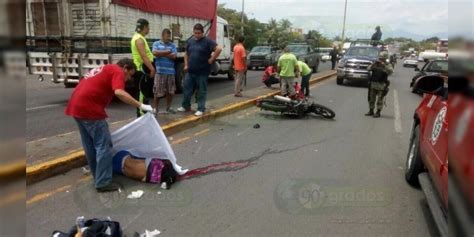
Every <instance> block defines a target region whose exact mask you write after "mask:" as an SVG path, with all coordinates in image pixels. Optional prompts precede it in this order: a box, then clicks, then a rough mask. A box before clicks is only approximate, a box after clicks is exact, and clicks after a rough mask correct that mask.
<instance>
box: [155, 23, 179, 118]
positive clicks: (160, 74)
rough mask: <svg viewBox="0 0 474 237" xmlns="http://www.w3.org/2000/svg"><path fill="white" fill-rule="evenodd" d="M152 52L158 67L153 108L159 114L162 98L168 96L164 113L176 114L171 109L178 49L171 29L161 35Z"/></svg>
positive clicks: (174, 89)
mask: <svg viewBox="0 0 474 237" xmlns="http://www.w3.org/2000/svg"><path fill="white" fill-rule="evenodd" d="M152 52H153V55H154V56H155V67H156V75H155V85H154V88H153V92H154V94H155V98H154V101H153V107H154V108H155V109H156V111H157V112H158V105H159V101H160V98H161V97H164V96H166V110H165V111H164V112H163V113H169V112H172V113H174V110H173V109H172V108H171V102H172V101H173V95H174V93H175V91H176V85H175V75H176V70H175V67H174V66H175V65H174V64H175V59H176V54H177V49H176V46H175V45H174V44H173V42H171V31H170V30H169V29H164V30H163V32H162V34H161V40H159V41H156V42H155V43H153V48H152Z"/></svg>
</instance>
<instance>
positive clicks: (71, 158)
mask: <svg viewBox="0 0 474 237" xmlns="http://www.w3.org/2000/svg"><path fill="white" fill-rule="evenodd" d="M334 75H336V73H335V72H331V73H328V74H326V75H323V76H319V77H316V78H312V79H311V80H310V84H314V83H317V82H319V81H322V80H325V79H328V78H330V77H333V76H334ZM279 93H280V91H279V90H277V91H273V92H270V93H267V94H264V95H262V96H257V97H255V98H252V99H249V100H245V101H241V102H236V103H232V104H229V105H226V106H224V107H223V108H220V109H217V110H213V111H211V112H210V113H205V114H204V115H203V116H201V117H196V116H194V115H190V116H187V117H184V118H183V119H181V120H179V121H175V122H171V123H169V124H166V125H164V126H162V129H163V132H164V133H165V134H166V135H167V136H170V135H173V134H176V133H178V132H181V131H183V130H186V129H189V128H192V127H195V126H196V125H198V124H201V123H205V122H208V121H210V120H213V119H216V118H219V117H222V116H225V115H228V114H231V113H234V112H236V111H239V110H242V109H246V108H249V107H251V106H253V105H254V104H255V102H256V101H257V100H259V99H264V98H268V97H272V96H274V95H277V94H279ZM86 164H87V161H86V159H85V156H84V151H83V150H80V151H77V152H73V153H70V154H67V155H65V156H61V157H58V158H55V159H52V160H49V161H46V162H42V163H38V164H33V165H29V166H27V167H26V183H27V184H32V183H36V182H39V181H41V180H44V179H47V178H49V177H52V176H55V175H58V174H62V173H65V172H67V171H69V170H72V169H74V168H78V167H81V166H84V165H86ZM22 168H23V172H24V166H23V167H22Z"/></svg>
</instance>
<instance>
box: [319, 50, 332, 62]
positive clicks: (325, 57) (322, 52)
mask: <svg viewBox="0 0 474 237" xmlns="http://www.w3.org/2000/svg"><path fill="white" fill-rule="evenodd" d="M331 51H332V48H319V54H320V55H321V61H322V62H323V63H324V62H326V61H331V55H330V54H329V53H330V52H331Z"/></svg>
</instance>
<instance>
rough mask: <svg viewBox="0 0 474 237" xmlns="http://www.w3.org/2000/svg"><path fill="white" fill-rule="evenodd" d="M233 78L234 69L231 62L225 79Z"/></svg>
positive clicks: (230, 79) (231, 79)
mask: <svg viewBox="0 0 474 237" xmlns="http://www.w3.org/2000/svg"><path fill="white" fill-rule="evenodd" d="M234 78H235V71H234V66H233V64H232V65H231V66H230V68H229V71H227V79H229V81H233V80H234Z"/></svg>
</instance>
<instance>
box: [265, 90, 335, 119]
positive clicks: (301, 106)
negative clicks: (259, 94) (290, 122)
mask: <svg viewBox="0 0 474 237" xmlns="http://www.w3.org/2000/svg"><path fill="white" fill-rule="evenodd" d="M256 105H257V107H259V108H261V109H262V110H268V111H273V112H280V113H281V114H284V115H293V116H297V117H300V118H301V117H303V116H305V115H306V114H309V113H313V114H316V115H320V116H322V117H324V118H327V119H332V118H334V117H335V116H336V113H334V111H332V110H331V109H330V108H328V107H326V106H323V105H320V104H316V103H314V102H309V101H308V100H307V99H290V98H288V97H283V96H279V95H276V96H274V97H273V98H272V99H262V100H258V101H257V102H256Z"/></svg>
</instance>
